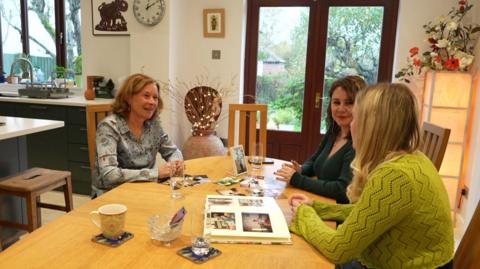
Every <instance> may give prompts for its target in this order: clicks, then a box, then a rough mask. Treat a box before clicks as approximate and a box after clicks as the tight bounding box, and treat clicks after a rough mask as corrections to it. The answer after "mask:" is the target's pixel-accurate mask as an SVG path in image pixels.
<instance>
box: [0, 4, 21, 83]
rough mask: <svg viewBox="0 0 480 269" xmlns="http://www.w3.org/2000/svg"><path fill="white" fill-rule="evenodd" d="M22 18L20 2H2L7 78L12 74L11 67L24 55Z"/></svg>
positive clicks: (1, 15) (4, 62) (0, 16)
mask: <svg viewBox="0 0 480 269" xmlns="http://www.w3.org/2000/svg"><path fill="white" fill-rule="evenodd" d="M20 17H21V16H20V5H19V2H18V0H1V1H0V20H1V21H2V29H1V30H2V49H3V72H5V73H6V76H8V75H9V74H10V67H11V65H12V63H13V61H14V60H15V59H16V58H18V57H19V56H20V55H21V54H22V46H21V44H22V41H21V37H20V33H21V31H22V30H21V27H20V25H21V23H20ZM19 44H20V45H19ZM15 69H16V68H15Z"/></svg>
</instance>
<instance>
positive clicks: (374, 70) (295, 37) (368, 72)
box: [256, 7, 383, 131]
mask: <svg viewBox="0 0 480 269" xmlns="http://www.w3.org/2000/svg"><path fill="white" fill-rule="evenodd" d="M287 9H288V8H262V9H261V19H260V31H259V50H258V62H259V63H260V62H263V61H265V60H266V59H269V58H271V56H272V55H275V56H276V57H278V58H279V59H283V61H284V69H283V70H282V71H281V72H276V73H268V74H259V75H257V85H256V86H257V88H256V95H257V96H256V97H257V99H256V102H257V103H266V104H268V105H269V115H268V118H269V121H270V122H271V123H272V124H273V126H275V128H276V129H280V130H282V128H281V125H283V126H291V128H290V130H294V131H300V130H301V119H302V114H303V107H304V105H303V104H304V100H303V99H304V82H305V67H306V53H307V37H308V26H309V14H308V9H307V8H301V9H300V12H299V19H298V20H297V24H296V25H295V26H294V27H293V28H292V30H291V31H290V33H289V38H288V39H286V40H278V39H276V38H275V37H276V35H279V34H281V32H282V31H285V29H281V24H280V23H279V20H282V19H284V18H285V15H284V14H283V13H282V12H288V11H286V10H287ZM382 19H383V8H382V7H332V8H330V10H329V24H328V36H327V40H326V42H327V51H326V61H325V74H324V91H323V96H324V99H323V107H322V131H324V130H325V129H326V128H325V124H324V118H325V114H326V113H325V109H326V107H327V106H328V90H329V88H330V86H331V84H332V83H333V81H334V80H336V79H338V78H340V77H343V76H346V75H360V76H361V77H363V78H364V79H365V80H366V81H367V83H369V84H370V83H375V82H376V81H377V75H378V63H379V51H380V41H381V29H382ZM321 42H325V41H321ZM260 66H261V65H259V67H260Z"/></svg>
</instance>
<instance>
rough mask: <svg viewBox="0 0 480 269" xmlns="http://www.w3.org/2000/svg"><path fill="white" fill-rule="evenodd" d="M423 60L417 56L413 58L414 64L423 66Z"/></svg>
mask: <svg viewBox="0 0 480 269" xmlns="http://www.w3.org/2000/svg"><path fill="white" fill-rule="evenodd" d="M422 64H423V62H422V61H421V60H419V59H417V58H415V59H413V65H415V66H421V65H422Z"/></svg>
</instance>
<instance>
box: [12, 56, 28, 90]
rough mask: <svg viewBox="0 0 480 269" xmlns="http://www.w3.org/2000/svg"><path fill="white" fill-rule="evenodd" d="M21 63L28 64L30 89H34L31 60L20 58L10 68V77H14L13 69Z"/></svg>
mask: <svg viewBox="0 0 480 269" xmlns="http://www.w3.org/2000/svg"><path fill="white" fill-rule="evenodd" d="M19 62H25V63H27V64H28V67H29V69H30V87H31V88H33V65H32V62H30V60H28V59H27V58H22V57H20V58H18V59H16V60H15V61H14V62H13V63H12V65H11V66H10V77H13V68H14V67H15V65H16V64H17V63H19Z"/></svg>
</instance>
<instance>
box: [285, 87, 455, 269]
mask: <svg viewBox="0 0 480 269" xmlns="http://www.w3.org/2000/svg"><path fill="white" fill-rule="evenodd" d="M417 113H418V108H417V104H416V99H415V97H414V95H413V94H412V92H411V91H410V90H409V89H408V88H407V87H406V86H405V85H403V84H378V85H376V86H372V87H369V88H367V89H366V90H364V91H361V92H360V93H359V94H358V96H357V99H356V101H355V106H354V109H353V121H352V124H351V132H352V138H353V146H354V148H355V151H356V156H355V159H354V160H353V162H352V168H353V180H352V183H351V184H350V185H349V186H348V189H347V195H348V197H349V199H350V201H351V202H352V204H350V205H334V204H329V203H322V202H317V201H315V202H313V201H312V200H310V199H309V198H307V197H306V196H305V195H301V194H294V195H292V196H291V197H290V205H291V210H292V212H293V214H294V219H293V221H292V222H291V224H290V230H291V231H292V232H294V233H296V234H299V235H301V236H303V237H304V238H305V239H306V240H307V241H308V242H310V243H311V244H312V245H314V246H315V247H316V248H317V249H318V250H319V251H320V252H321V253H322V254H323V255H324V256H325V257H327V258H328V259H330V260H331V261H332V262H335V263H336V264H342V265H339V266H338V268H451V266H452V263H451V261H452V257H453V226H452V221H451V216H450V205H449V200H448V195H447V192H446V190H445V187H444V185H443V182H442V180H441V178H440V176H439V175H438V172H437V170H436V168H435V167H434V165H433V164H432V163H431V161H430V160H429V159H428V158H427V157H426V156H425V155H424V154H423V153H421V152H419V151H418V150H417V149H418V147H419V143H420V131H419V129H420V128H419V126H418V115H417ZM323 220H336V221H343V224H342V225H339V226H338V228H337V229H336V230H335V229H332V228H330V227H329V226H327V225H325V223H324V222H323Z"/></svg>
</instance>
